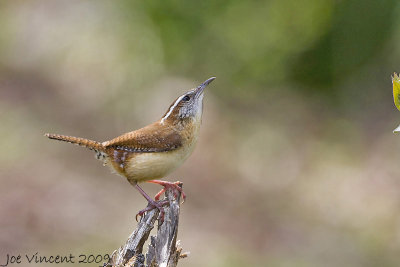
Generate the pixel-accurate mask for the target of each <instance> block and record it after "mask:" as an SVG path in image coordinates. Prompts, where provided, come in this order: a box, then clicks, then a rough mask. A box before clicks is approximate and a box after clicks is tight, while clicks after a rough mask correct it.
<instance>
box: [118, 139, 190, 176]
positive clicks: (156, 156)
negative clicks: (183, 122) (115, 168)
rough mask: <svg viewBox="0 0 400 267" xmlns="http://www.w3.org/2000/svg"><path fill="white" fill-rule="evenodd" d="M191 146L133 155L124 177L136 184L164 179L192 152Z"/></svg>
mask: <svg viewBox="0 0 400 267" xmlns="http://www.w3.org/2000/svg"><path fill="white" fill-rule="evenodd" d="M193 146H194V144H193V145H190V146H186V147H181V148H178V149H176V150H173V151H168V152H156V153H136V154H133V155H132V156H131V157H130V159H129V160H128V162H127V164H126V166H125V170H124V171H125V173H126V174H125V176H126V177H127V178H128V179H129V180H134V181H138V182H141V181H146V180H152V179H159V178H162V177H165V176H166V175H168V174H170V173H171V172H172V171H174V170H175V169H176V168H178V167H179V166H180V165H182V163H183V162H184V161H185V160H186V159H187V158H188V157H189V155H190V154H191V152H192V151H193Z"/></svg>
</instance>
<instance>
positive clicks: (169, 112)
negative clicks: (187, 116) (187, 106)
mask: <svg viewBox="0 0 400 267" xmlns="http://www.w3.org/2000/svg"><path fill="white" fill-rule="evenodd" d="M185 95H186V94H184V95H181V96H180V97H179V98H178V99H177V100H176V101H175V103H174V104H173V105H172V106H171V107H170V108H169V110H168V112H167V114H165V116H164V117H163V118H162V119H161V123H164V121H165V120H166V119H167V118H168V117H169V115H171V113H172V111H173V110H174V108H175V107H176V105H178V103H179V102H180V101H181V100H182V98H183V97H184V96H185Z"/></svg>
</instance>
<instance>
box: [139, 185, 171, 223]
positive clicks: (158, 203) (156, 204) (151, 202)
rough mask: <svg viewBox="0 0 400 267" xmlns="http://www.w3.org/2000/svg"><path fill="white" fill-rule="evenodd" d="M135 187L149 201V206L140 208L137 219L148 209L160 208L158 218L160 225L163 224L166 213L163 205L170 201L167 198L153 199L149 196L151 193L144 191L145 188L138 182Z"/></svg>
mask: <svg viewBox="0 0 400 267" xmlns="http://www.w3.org/2000/svg"><path fill="white" fill-rule="evenodd" d="M135 187H136V189H137V190H138V191H139V192H140V194H142V196H143V197H144V198H145V199H146V200H147V202H148V204H147V207H146V208H144V209H142V210H140V211H139V212H138V213H137V214H136V221H137V220H138V219H137V217H138V216H143V214H145V213H146V212H147V211H150V210H153V209H158V210H159V211H160V215H159V217H158V219H159V222H160V225H161V224H163V222H164V214H165V212H164V208H163V206H165V205H166V204H168V203H169V202H168V201H167V200H165V201H154V200H153V199H151V197H149V195H147V194H146V192H144V190H143V189H142V188H141V187H140V186H139V185H138V184H135Z"/></svg>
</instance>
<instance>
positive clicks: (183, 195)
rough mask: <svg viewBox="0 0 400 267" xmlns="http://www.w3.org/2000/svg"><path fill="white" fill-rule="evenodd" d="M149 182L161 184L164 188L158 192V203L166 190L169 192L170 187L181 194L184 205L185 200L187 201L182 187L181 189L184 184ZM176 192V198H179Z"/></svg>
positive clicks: (159, 181)
mask: <svg viewBox="0 0 400 267" xmlns="http://www.w3.org/2000/svg"><path fill="white" fill-rule="evenodd" d="M147 182H149V183H153V184H159V185H161V186H163V187H164V188H163V189H161V191H160V192H158V193H157V195H156V196H155V197H154V199H155V200H156V201H158V200H160V197H161V195H162V194H163V193H164V192H165V190H167V188H168V187H170V188H173V189H175V190H176V191H178V192H180V193H181V195H182V199H183V200H182V203H183V202H185V200H186V194H185V193H184V192H183V190H182V187H181V186H182V182H179V181H177V182H174V183H171V182H167V181H161V180H149V181H147ZM176 191H174V195H175V198H176V197H177V194H176Z"/></svg>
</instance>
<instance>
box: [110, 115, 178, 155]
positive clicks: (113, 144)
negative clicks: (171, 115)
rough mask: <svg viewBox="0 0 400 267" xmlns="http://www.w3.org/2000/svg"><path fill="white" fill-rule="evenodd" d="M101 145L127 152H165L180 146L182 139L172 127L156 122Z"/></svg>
mask: <svg viewBox="0 0 400 267" xmlns="http://www.w3.org/2000/svg"><path fill="white" fill-rule="evenodd" d="M103 145H104V146H105V147H106V148H114V149H117V150H123V151H127V152H149V153H151V152H166V151H171V150H174V149H177V148H179V147H180V146H182V137H181V135H180V134H179V133H178V132H177V131H175V130H174V129H173V128H172V127H169V126H165V125H162V124H159V123H158V122H156V123H153V124H150V125H148V126H146V127H144V128H142V129H139V130H136V131H133V132H129V133H126V134H123V135H121V136H118V137H116V138H114V139H112V140H110V141H107V142H104V143H103Z"/></svg>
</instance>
